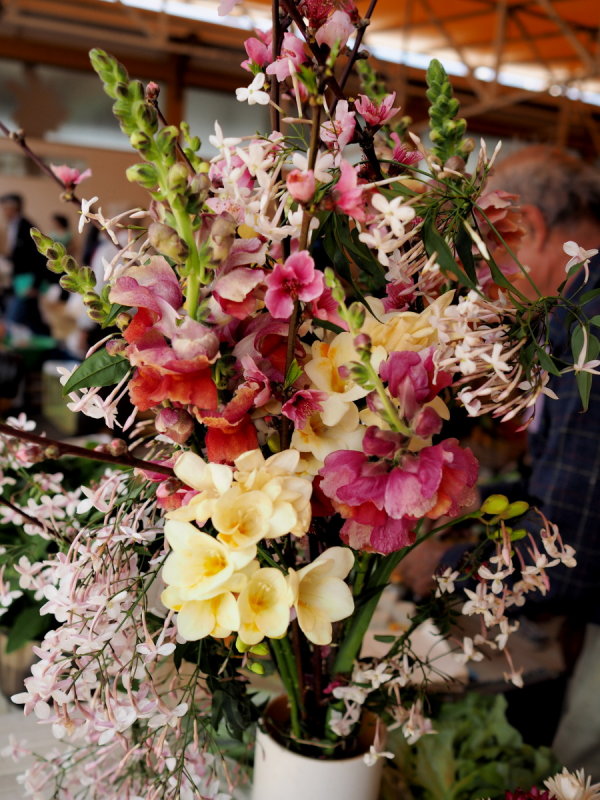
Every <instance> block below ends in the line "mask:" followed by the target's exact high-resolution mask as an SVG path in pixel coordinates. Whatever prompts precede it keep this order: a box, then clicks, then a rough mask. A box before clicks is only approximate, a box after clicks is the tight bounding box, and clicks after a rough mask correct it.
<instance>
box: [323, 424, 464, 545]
mask: <svg viewBox="0 0 600 800" xmlns="http://www.w3.org/2000/svg"><path fill="white" fill-rule="evenodd" d="M376 433H377V432H372V434H371V435H370V437H369V438H367V436H365V439H366V442H367V450H370V451H371V452H386V453H391V452H392V450H394V451H395V450H396V447H397V445H398V441H394V436H397V434H391V435H390V436H388V437H385V436H384V437H382V436H381V435H375V434H376ZM396 458H397V456H396ZM320 475H321V476H322V478H323V480H322V481H321V486H320V488H321V491H322V492H323V494H325V496H326V497H328V498H329V499H330V500H331V502H332V503H333V506H334V508H335V509H336V510H337V511H338V513H339V514H341V516H342V517H344V518H345V519H346V522H345V523H344V526H343V527H342V538H343V539H344V541H346V542H348V544H350V545H351V546H352V547H359V548H360V549H367V550H372V551H375V552H379V553H390V552H393V551H394V550H397V549H399V548H400V547H406V545H408V544H410V543H411V542H412V541H414V533H413V531H414V527H415V525H416V523H417V521H418V520H419V519H421V518H422V517H424V516H426V517H428V518H430V519H439V517H441V516H445V515H448V516H456V514H458V512H459V511H460V509H461V508H463V507H464V506H466V505H468V504H469V503H471V502H472V501H473V498H474V486H475V481H476V480H477V461H476V459H475V458H474V456H473V454H472V453H471V451H470V450H468V449H463V448H461V447H459V445H458V442H457V441H456V439H446V440H445V441H443V442H441V443H440V444H438V445H432V446H430V447H424V448H423V449H422V450H420V451H419V452H418V453H410V452H407V453H404V454H403V455H402V456H401V457H400V459H399V460H398V461H395V460H390V459H389V457H386V458H382V457H379V458H378V459H377V460H371V459H370V457H369V453H367V452H363V453H359V452H357V451H354V450H338V451H336V452H334V453H331V454H330V455H328V456H327V458H326V459H325V463H324V466H323V468H322V469H321V471H320Z"/></svg>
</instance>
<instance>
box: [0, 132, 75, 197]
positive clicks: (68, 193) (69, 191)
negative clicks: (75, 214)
mask: <svg viewBox="0 0 600 800" xmlns="http://www.w3.org/2000/svg"><path fill="white" fill-rule="evenodd" d="M0 131H2V133H3V134H4V135H5V136H6V138H7V139H10V140H11V141H13V142H16V143H17V144H18V146H19V147H20V148H21V150H23V151H24V153H25V154H26V155H27V157H28V158H30V159H31V160H32V161H33V162H34V164H37V166H38V167H39V168H40V169H41V171H42V172H44V173H45V174H46V175H47V176H48V177H49V178H51V179H52V180H53V181H54V182H55V183H57V184H58V185H59V186H60V188H61V189H62V190H63V197H64V199H65V200H68V201H69V202H71V203H75V205H77V206H79V207H81V200H79V199H78V198H77V197H76V196H75V192H74V190H73V188H72V187H69V186H67V185H66V183H64V182H63V181H61V179H60V178H59V177H58V175H55V174H54V172H52V170H51V169H50V167H49V166H48V165H47V164H46V162H45V161H44V160H43V159H42V158H40V156H38V154H37V153H34V151H33V150H32V149H31V147H29V145H28V144H27V141H26V139H25V134H24V133H23V131H20V130H19V131H11V130H10V129H9V128H7V127H6V125H5V124H4V123H3V122H1V121H0Z"/></svg>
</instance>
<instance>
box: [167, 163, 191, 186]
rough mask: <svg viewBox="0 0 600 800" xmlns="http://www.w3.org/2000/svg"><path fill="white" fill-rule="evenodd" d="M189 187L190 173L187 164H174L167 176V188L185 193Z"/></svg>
mask: <svg viewBox="0 0 600 800" xmlns="http://www.w3.org/2000/svg"><path fill="white" fill-rule="evenodd" d="M187 185H188V171H187V167H186V166H185V164H173V166H172V167H171V168H170V169H169V174H168V176H167V186H168V187H169V189H172V190H173V191H174V192H183V191H184V190H185V189H186V188H187Z"/></svg>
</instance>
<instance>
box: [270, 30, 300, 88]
mask: <svg viewBox="0 0 600 800" xmlns="http://www.w3.org/2000/svg"><path fill="white" fill-rule="evenodd" d="M305 61H306V51H305V49H304V42H303V41H302V40H301V39H298V37H297V36H294V34H293V33H284V34H283V42H282V45H281V54H280V55H279V56H278V57H277V60H276V61H273V63H272V64H269V66H268V67H267V70H266V72H267V75H275V77H276V78H277V80H278V81H284V80H285V79H286V78H289V77H290V75H291V73H292V69H294V70H295V69H296V68H297V67H299V66H300V65H301V64H303V63H304V62H305Z"/></svg>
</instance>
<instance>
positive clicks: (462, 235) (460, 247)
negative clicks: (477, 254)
mask: <svg viewBox="0 0 600 800" xmlns="http://www.w3.org/2000/svg"><path fill="white" fill-rule="evenodd" d="M454 246H455V247H456V252H457V253H458V257H459V258H460V260H461V261H462V265H463V267H464V268H465V272H466V273H467V275H468V276H469V278H471V280H472V281H477V273H476V271H475V259H474V258H473V241H472V239H471V237H470V236H469V234H468V233H467V231H466V229H465V228H464V227H462V225H461V227H460V228H459V229H458V233H457V234H456V238H455V240H454Z"/></svg>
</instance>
